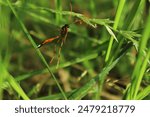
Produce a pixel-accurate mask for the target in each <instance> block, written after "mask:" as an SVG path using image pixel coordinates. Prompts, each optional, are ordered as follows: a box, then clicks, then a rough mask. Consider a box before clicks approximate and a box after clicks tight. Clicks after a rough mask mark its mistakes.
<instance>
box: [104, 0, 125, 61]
mask: <svg viewBox="0 0 150 117" xmlns="http://www.w3.org/2000/svg"><path fill="white" fill-rule="evenodd" d="M125 1H126V0H120V1H119V5H118V9H117V13H116V17H115V21H114V25H113V28H114V29H117V26H118V24H119V20H120V17H121V13H122V10H123V8H124V4H125ZM113 40H114V37H113V36H111V38H110V41H109V45H108V49H107V53H106V57H105V61H106V62H107V61H108V59H109V56H110V52H111V48H112V45H113Z"/></svg>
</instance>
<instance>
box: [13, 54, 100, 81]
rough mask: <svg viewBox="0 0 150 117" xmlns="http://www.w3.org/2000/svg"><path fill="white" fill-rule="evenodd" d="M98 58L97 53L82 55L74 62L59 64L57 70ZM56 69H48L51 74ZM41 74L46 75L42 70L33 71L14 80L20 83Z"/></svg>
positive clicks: (45, 71)
mask: <svg viewBox="0 0 150 117" xmlns="http://www.w3.org/2000/svg"><path fill="white" fill-rule="evenodd" d="M97 57H98V53H97V52H96V53H92V54H88V55H87V56H86V55H84V56H83V57H78V58H77V59H75V60H72V61H68V62H65V63H61V64H60V65H59V67H58V69H59V68H65V67H68V66H71V65H73V64H76V63H81V62H83V61H86V60H91V59H95V58H97ZM55 68H56V67H55V66H52V67H51V68H50V69H51V71H52V72H55V70H56V69H55ZM42 73H47V70H46V69H44V70H37V71H34V72H31V73H28V74H25V75H21V76H18V77H16V80H17V81H22V80H25V79H27V78H29V77H31V76H33V75H37V74H42Z"/></svg>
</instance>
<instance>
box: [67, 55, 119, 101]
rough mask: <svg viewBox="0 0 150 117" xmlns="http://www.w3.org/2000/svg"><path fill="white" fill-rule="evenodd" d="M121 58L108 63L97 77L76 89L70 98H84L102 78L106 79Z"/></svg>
mask: <svg viewBox="0 0 150 117" xmlns="http://www.w3.org/2000/svg"><path fill="white" fill-rule="evenodd" d="M120 58H121V57H120ZM120 58H118V59H116V60H115V61H114V62H112V63H111V64H110V65H107V66H106V67H105V68H103V70H102V72H101V73H100V74H99V75H97V76H96V77H95V78H92V79H91V80H90V81H89V82H87V83H86V84H85V85H84V86H82V87H81V88H80V89H78V90H76V91H75V92H74V93H73V94H71V96H70V97H69V99H78V100H79V99H82V98H83V97H84V96H85V95H87V93H88V92H89V91H90V90H91V89H92V88H93V87H94V85H96V84H97V83H98V82H99V81H100V80H101V79H104V78H105V77H106V75H107V74H108V73H109V71H110V70H111V69H112V68H113V67H114V66H115V65H116V64H117V63H118V61H119V60H120ZM101 85H103V84H101Z"/></svg>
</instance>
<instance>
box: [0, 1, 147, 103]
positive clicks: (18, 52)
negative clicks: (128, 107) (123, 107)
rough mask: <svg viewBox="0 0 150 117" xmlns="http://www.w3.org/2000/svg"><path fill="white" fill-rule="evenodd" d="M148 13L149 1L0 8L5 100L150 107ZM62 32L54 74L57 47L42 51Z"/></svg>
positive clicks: (0, 90) (1, 4)
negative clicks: (124, 102)
mask: <svg viewBox="0 0 150 117" xmlns="http://www.w3.org/2000/svg"><path fill="white" fill-rule="evenodd" d="M83 3H84V4H83ZM81 4H82V5H81ZM64 9H65V10H64ZM139 10H140V12H138V11H139ZM145 10H147V8H146V5H145V2H144V0H137V1H131V0H130V1H125V0H118V1H109V0H101V1H99V0H91V1H90V2H89V4H87V3H85V2H83V1H82V0H77V1H71V0H70V1H63V2H62V1H61V0H55V2H52V1H46V0H45V1H34V0H30V1H28V0H17V1H16V2H13V1H12V0H6V1H4V0H0V99H25V100H26V99H140V100H141V99H149V97H150V87H149V83H150V78H149V76H150V75H149V74H150V73H149V71H150V70H149V69H150V68H149V67H150V46H149V45H150V22H149V21H150V14H145V12H147V13H148V12H149V10H147V11H145ZM137 16H138V17H137ZM145 19H146V20H145ZM64 24H69V33H68V35H67V39H66V41H65V43H64V45H63V47H62V50H61V59H60V64H59V66H58V68H56V66H57V65H56V63H57V58H58V51H59V45H58V44H57V46H56V52H54V46H55V42H54V43H50V44H47V45H44V46H43V47H41V48H40V49H38V48H37V45H38V44H39V43H40V42H41V41H42V40H45V39H48V38H51V37H53V36H57V35H59V31H60V28H61V27H62V26H63V25H64ZM114 39H115V41H114ZM56 43H57V42H56ZM55 53H56V57H55V59H54V62H53V63H52V64H50V58H52V57H53V56H54V54H55ZM121 81H124V82H123V84H121V85H117V84H119V83H120V82H121ZM144 82H146V84H144ZM121 86H124V87H121ZM116 92H117V93H116ZM114 97H115V98H114Z"/></svg>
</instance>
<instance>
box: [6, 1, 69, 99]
mask: <svg viewBox="0 0 150 117" xmlns="http://www.w3.org/2000/svg"><path fill="white" fill-rule="evenodd" d="M7 3H8V5H9V7H10V8H11V10H12V12H13V13H14V15H15V17H16V19H17V20H18V22H19V23H20V25H21V28H22V30H23V31H24V33H25V34H26V36H27V37H28V39H29V41H30V42H31V44H32V45H33V47H34V48H35V50H36V52H37V54H38V55H39V57H40V58H41V60H42V62H43V63H44V65H45V66H46V67H47V69H48V71H49V73H50V75H51V76H52V77H53V79H54V80H55V82H56V84H57V86H58V88H59V90H60V91H61V93H62V95H63V96H64V99H67V97H66V95H65V93H64V91H63V89H62V88H61V86H60V84H59V82H58V81H57V79H56V77H55V76H54V74H53V73H52V72H51V70H50V67H49V65H48V63H47V62H46V60H45V58H44V57H43V55H42V53H41V52H40V51H39V50H38V49H37V46H36V44H35V42H34V41H33V39H32V37H31V36H30V34H29V32H28V31H27V29H26V27H25V26H24V24H23V22H22V21H21V19H20V18H19V16H18V14H17V12H16V11H15V9H14V8H13V6H12V5H11V3H10V1H9V0H7Z"/></svg>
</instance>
